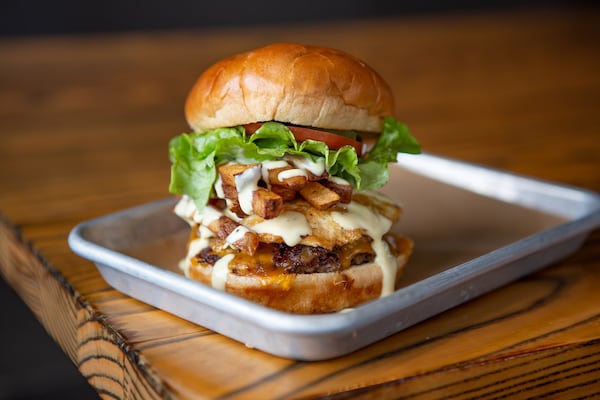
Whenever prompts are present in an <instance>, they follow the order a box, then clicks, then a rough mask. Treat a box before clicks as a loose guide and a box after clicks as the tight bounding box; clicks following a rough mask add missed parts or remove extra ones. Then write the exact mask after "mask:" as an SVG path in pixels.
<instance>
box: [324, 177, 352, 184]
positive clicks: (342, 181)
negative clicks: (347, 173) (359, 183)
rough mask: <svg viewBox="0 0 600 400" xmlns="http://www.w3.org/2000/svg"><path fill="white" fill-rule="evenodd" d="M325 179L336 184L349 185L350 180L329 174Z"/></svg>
mask: <svg viewBox="0 0 600 400" xmlns="http://www.w3.org/2000/svg"><path fill="white" fill-rule="evenodd" d="M327 180H328V181H330V182H333V183H335V184H337V185H350V182H348V181H347V180H345V179H344V178H340V177H339V176H330V177H329V178H328V179H327Z"/></svg>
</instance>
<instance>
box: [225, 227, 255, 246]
mask: <svg viewBox="0 0 600 400" xmlns="http://www.w3.org/2000/svg"><path fill="white" fill-rule="evenodd" d="M248 232H250V230H249V229H248V228H246V227H245V226H243V225H240V226H238V227H236V228H235V229H234V230H233V231H231V233H230V234H229V235H227V237H226V238H225V241H226V242H227V243H229V244H230V245H233V244H234V243H235V242H237V241H238V240H240V239H243V238H244V235H245V234H246V233H248Z"/></svg>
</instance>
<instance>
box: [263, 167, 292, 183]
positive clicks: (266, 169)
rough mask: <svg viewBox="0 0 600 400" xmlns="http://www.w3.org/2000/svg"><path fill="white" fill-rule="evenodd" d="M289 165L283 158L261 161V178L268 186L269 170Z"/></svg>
mask: <svg viewBox="0 0 600 400" xmlns="http://www.w3.org/2000/svg"><path fill="white" fill-rule="evenodd" d="M289 165H290V164H288V163H287V161H284V160H274V161H263V163H262V164H261V168H262V180H263V181H265V183H266V184H267V186H268V187H270V183H269V170H271V169H276V168H285V167H287V166H289Z"/></svg>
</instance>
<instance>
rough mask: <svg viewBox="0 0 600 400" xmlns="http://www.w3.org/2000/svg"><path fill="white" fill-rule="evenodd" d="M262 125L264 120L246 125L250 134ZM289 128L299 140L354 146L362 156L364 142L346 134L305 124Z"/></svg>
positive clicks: (337, 146)
mask: <svg viewBox="0 0 600 400" xmlns="http://www.w3.org/2000/svg"><path fill="white" fill-rule="evenodd" d="M261 126H262V122H254V123H251V124H246V125H244V128H245V129H246V133H247V134H248V135H252V134H253V133H254V132H256V131H257V130H258V128H260V127H261ZM286 126H287V127H288V129H289V130H290V131H291V132H292V133H293V134H294V137H295V138H296V140H297V141H298V142H303V141H305V140H309V139H311V140H318V141H319V142H324V143H325V144H326V145H327V146H328V147H329V148H330V149H333V150H337V149H339V148H341V147H344V146H346V145H349V146H352V147H354V149H355V150H356V154H358V156H359V157H360V156H361V154H362V147H363V145H362V143H361V142H359V141H357V140H354V139H350V138H347V137H345V136H341V135H336V134H335V133H330V132H325V131H320V130H317V129H312V128H305V127H303V126H294V125H286Z"/></svg>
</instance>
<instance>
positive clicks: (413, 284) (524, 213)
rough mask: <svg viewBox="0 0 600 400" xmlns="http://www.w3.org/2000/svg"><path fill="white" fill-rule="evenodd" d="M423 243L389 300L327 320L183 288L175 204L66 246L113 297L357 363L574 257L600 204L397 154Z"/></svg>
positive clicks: (544, 186)
mask: <svg viewBox="0 0 600 400" xmlns="http://www.w3.org/2000/svg"><path fill="white" fill-rule="evenodd" d="M383 191H384V192H386V193H387V194H388V195H390V196H392V197H393V198H395V199H397V200H398V201H399V202H400V203H401V204H402V205H403V209H404V214H403V216H402V218H401V221H400V222H399V223H398V224H397V225H396V226H395V228H394V229H395V230H397V231H399V232H402V233H403V234H404V235H407V236H409V237H411V238H412V239H413V240H414V242H415V251H414V254H413V256H412V258H411V260H410V262H409V263H408V265H407V267H406V271H405V274H404V275H403V280H402V287H400V288H399V289H398V290H397V291H396V292H394V293H393V294H391V295H389V296H387V297H384V298H381V299H378V300H375V301H372V302H370V303H367V304H364V305H362V306H359V307H356V308H354V309H352V310H349V311H346V312H341V313H334V314H323V315H295V314H289V313H284V312H280V311H275V310H272V309H269V308H266V307H263V306H261V305H258V304H255V303H251V302H249V301H247V300H244V299H241V298H238V297H235V296H233V295H230V294H227V293H224V292H221V291H219V290H215V289H213V288H211V287H209V286H206V285H203V284H200V283H198V282H195V281H192V280H190V279H187V278H186V277H184V276H183V275H182V273H181V272H180V271H179V270H178V268H177V264H178V261H179V260H180V258H181V257H183V255H184V253H185V243H186V239H187V235H188V230H189V228H188V226H187V225H186V224H185V223H184V222H182V221H181V220H179V219H178V218H177V217H176V216H175V215H174V214H173V213H172V208H173V206H174V204H175V201H176V199H175V198H168V199H165V200H163V201H159V202H155V203H151V204H146V205H142V206H139V207H136V208H133V209H129V210H125V211H121V212H118V213H115V214H111V215H108V216H104V217H101V218H97V219H93V220H90V221H87V222H84V223H81V224H79V225H78V226H76V227H75V228H74V229H73V230H72V232H71V234H70V236H69V244H70V246H71V248H72V249H73V251H74V252H75V253H77V254H79V255H81V256H82V257H85V258H87V259H90V260H92V261H93V262H94V263H96V265H97V266H98V269H99V271H100V272H101V274H102V275H103V277H104V279H105V280H106V281H107V282H108V284H110V285H111V286H113V287H114V288H115V289H117V290H120V291H122V292H124V293H126V294H128V295H130V296H132V297H135V298H137V299H139V300H141V301H143V302H146V303H148V304H151V305H153V306H155V307H158V308H160V309H163V310H166V311H168V312H171V313H173V314H175V315H178V316H180V317H182V318H184V319H186V320H189V321H192V322H194V323H197V324H199V325H202V326H204V327H206V328H209V329H211V330H214V331H216V332H219V333H221V334H223V335H226V336H228V337H230V338H233V339H235V340H237V341H239V342H242V343H244V344H246V345H247V346H251V347H254V348H257V349H260V350H262V351H265V352H268V353H271V354H274V355H278V356H281V357H286V358H292V359H300V360H323V359H329V358H333V357H336V356H341V355H344V354H347V353H350V352H352V351H354V350H357V349H359V348H362V347H364V346H367V345H369V344H371V343H373V342H375V341H378V340H380V339H382V338H385V337H387V336H389V335H392V334H394V333H396V332H398V331H401V330H402V329H405V328H407V327H409V326H411V325H413V324H416V323H418V322H420V321H422V320H424V319H426V318H429V317H431V316H433V315H436V314H438V313H441V312H443V311H445V310H447V309H449V308H451V307H454V306H457V305H459V304H461V303H463V302H465V301H468V300H470V299H473V298H474V297H476V296H479V295H481V294H484V293H486V292H489V291H490V290H493V289H495V288H497V287H499V286H501V285H504V284H506V283H508V282H511V281H513V280H515V279H518V278H519V277H522V276H524V275H527V274H529V273H531V272H533V271H536V270H538V269H540V268H542V267H544V266H546V265H548V264H550V263H552V262H555V261H557V260H559V259H561V258H563V257H565V256H567V255H569V254H571V253H572V252H574V251H575V250H576V249H577V248H578V247H579V246H580V245H581V244H582V242H583V240H584V239H585V237H586V236H587V234H588V233H589V232H590V231H591V230H593V229H595V228H597V227H599V226H600V196H599V195H598V194H596V193H592V192H589V191H585V190H581V189H578V188H573V187H567V186H564V185H558V184H555V183H551V182H544V181H540V180H536V179H530V178H527V177H523V176H516V175H514V174H510V173H506V172H503V171H498V170H493V169H489V168H486V167H482V166H477V165H473V164H466V163H463V162H460V161H455V160H450V159H447V158H442V157H438V156H435V155H430V154H421V155H418V156H409V155H407V156H401V157H399V160H398V163H397V164H394V165H391V178H390V182H389V184H388V185H387V186H386V188H385V190H383Z"/></svg>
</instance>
